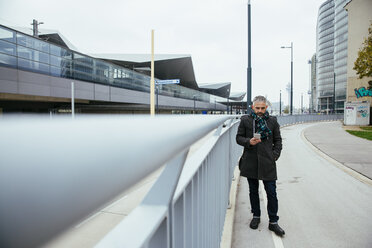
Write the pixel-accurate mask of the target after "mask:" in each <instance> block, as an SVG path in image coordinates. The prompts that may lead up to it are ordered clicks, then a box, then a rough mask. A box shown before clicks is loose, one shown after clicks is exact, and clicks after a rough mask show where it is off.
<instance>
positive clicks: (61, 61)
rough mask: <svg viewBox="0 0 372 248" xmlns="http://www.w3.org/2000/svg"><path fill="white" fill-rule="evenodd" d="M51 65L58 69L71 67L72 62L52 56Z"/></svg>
mask: <svg viewBox="0 0 372 248" xmlns="http://www.w3.org/2000/svg"><path fill="white" fill-rule="evenodd" d="M50 64H51V65H54V66H58V67H68V68H70V67H71V60H69V59H63V58H61V57H56V56H53V55H50Z"/></svg>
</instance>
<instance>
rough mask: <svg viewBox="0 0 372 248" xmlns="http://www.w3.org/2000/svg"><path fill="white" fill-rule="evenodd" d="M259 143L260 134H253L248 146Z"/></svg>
mask: <svg viewBox="0 0 372 248" xmlns="http://www.w3.org/2000/svg"><path fill="white" fill-rule="evenodd" d="M260 142H261V134H260V133H255V134H253V138H252V139H250V140H249V144H251V146H255V145H257V144H258V143H260Z"/></svg>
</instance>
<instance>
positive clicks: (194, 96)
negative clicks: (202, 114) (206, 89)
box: [192, 95, 196, 114]
mask: <svg viewBox="0 0 372 248" xmlns="http://www.w3.org/2000/svg"><path fill="white" fill-rule="evenodd" d="M192 97H193V99H194V114H195V98H196V95H193V96H192Z"/></svg>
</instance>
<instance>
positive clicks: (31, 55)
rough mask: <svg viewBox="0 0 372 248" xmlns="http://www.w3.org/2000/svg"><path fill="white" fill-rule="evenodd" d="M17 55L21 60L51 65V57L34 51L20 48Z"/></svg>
mask: <svg viewBox="0 0 372 248" xmlns="http://www.w3.org/2000/svg"><path fill="white" fill-rule="evenodd" d="M17 54H18V56H19V57H21V58H25V59H30V60H35V61H39V62H42V63H45V64H49V55H48V54H46V53H42V52H39V51H36V50H33V49H29V48H26V47H22V46H18V51H17Z"/></svg>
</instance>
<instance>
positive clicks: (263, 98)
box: [253, 96, 267, 105]
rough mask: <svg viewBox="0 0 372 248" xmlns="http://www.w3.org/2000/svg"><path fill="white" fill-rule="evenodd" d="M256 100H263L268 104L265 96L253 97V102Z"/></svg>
mask: <svg viewBox="0 0 372 248" xmlns="http://www.w3.org/2000/svg"><path fill="white" fill-rule="evenodd" d="M256 102H263V103H265V104H266V105H267V100H266V98H265V97H264V96H256V97H255V98H253V104H255V103H256Z"/></svg>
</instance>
